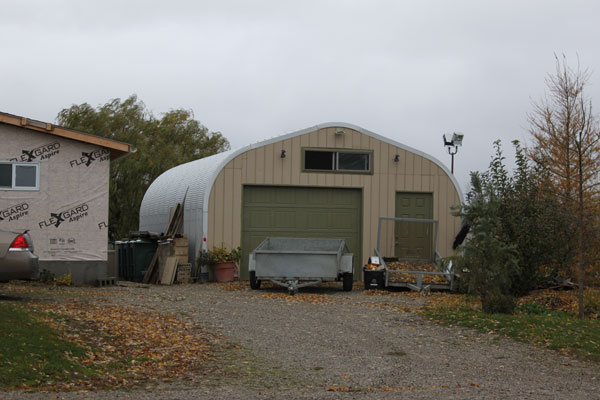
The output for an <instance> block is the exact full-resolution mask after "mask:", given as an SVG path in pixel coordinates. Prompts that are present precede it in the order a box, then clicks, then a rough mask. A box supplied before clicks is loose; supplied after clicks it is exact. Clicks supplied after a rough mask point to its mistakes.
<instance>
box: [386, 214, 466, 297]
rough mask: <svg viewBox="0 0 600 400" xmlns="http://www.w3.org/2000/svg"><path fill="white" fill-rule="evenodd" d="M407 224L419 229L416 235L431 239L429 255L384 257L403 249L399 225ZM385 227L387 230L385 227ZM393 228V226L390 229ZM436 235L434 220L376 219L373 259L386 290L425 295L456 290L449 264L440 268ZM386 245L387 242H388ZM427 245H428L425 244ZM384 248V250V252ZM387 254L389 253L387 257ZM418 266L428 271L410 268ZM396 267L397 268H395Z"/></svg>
mask: <svg viewBox="0 0 600 400" xmlns="http://www.w3.org/2000/svg"><path fill="white" fill-rule="evenodd" d="M402 223H409V224H416V225H417V226H419V228H420V229H419V231H420V232H421V233H422V234H423V237H425V241H427V237H429V238H430V240H429V241H430V243H429V244H430V245H431V246H432V247H431V248H429V251H424V252H421V254H419V255H415V256H414V257H406V254H404V255H400V254H394V257H389V256H388V257H386V256H383V255H382V254H385V251H390V249H391V248H393V249H394V250H395V249H396V248H397V247H398V246H400V247H402V238H401V235H399V233H398V232H396V231H398V230H401V227H400V224H402ZM384 224H386V225H387V226H384ZM390 224H392V226H390ZM384 231H386V232H387V235H388V236H390V232H392V234H391V237H392V238H393V246H390V245H389V243H387V246H386V243H385V242H386V240H385V239H389V238H384V236H386V232H384ZM437 233H438V221H437V220H433V219H421V218H394V217H379V221H378V224H377V247H376V248H375V251H374V253H375V257H376V258H377V260H378V262H379V263H380V264H381V266H382V267H383V268H381V267H380V270H382V271H383V274H384V282H385V286H386V287H389V286H394V287H406V288H409V289H411V290H414V291H418V292H423V293H425V292H428V291H430V290H431V289H440V290H443V289H448V290H453V289H454V288H455V275H454V273H453V272H452V263H448V264H447V265H443V264H442V257H441V256H440V254H439V253H438V252H437ZM387 242H389V240H387ZM426 244H427V243H426ZM384 248H385V250H384ZM388 254H389V253H388ZM419 265H422V266H423V265H424V266H427V268H413V266H414V267H416V266H419ZM398 266H399V267H398Z"/></svg>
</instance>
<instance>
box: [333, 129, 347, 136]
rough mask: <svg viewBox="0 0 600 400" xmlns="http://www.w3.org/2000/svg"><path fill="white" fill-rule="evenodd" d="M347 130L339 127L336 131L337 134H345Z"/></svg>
mask: <svg viewBox="0 0 600 400" xmlns="http://www.w3.org/2000/svg"><path fill="white" fill-rule="evenodd" d="M344 133H345V132H344V130H343V129H338V130H337V131H335V134H336V135H343V134H344Z"/></svg>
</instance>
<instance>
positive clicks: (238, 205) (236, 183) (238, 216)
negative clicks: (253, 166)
mask: <svg viewBox="0 0 600 400" xmlns="http://www.w3.org/2000/svg"><path fill="white" fill-rule="evenodd" d="M232 185H233V196H232V198H233V208H232V211H233V218H232V227H231V231H232V233H233V237H232V244H231V245H232V247H238V246H240V244H241V242H242V237H241V234H242V171H241V170H239V169H236V170H234V171H233V182H232Z"/></svg>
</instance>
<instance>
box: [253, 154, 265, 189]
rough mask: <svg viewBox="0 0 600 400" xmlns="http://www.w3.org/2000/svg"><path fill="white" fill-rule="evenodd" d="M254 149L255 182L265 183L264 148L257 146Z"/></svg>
mask: <svg viewBox="0 0 600 400" xmlns="http://www.w3.org/2000/svg"><path fill="white" fill-rule="evenodd" d="M255 151H256V177H255V180H256V183H265V148H264V147H259V148H258V149H256V150H255Z"/></svg>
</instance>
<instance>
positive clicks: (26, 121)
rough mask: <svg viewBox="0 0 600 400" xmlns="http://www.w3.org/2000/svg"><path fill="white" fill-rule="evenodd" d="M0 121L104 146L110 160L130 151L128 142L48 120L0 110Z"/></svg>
mask: <svg viewBox="0 0 600 400" xmlns="http://www.w3.org/2000/svg"><path fill="white" fill-rule="evenodd" d="M0 123H4V124H7V125H13V126H17V127H19V128H24V129H28V130H32V131H37V132H42V133H46V134H49V135H54V136H59V137H63V138H65V139H71V140H76V141H78V142H83V143H89V144H93V145H96V146H100V147H104V148H106V149H108V150H109V151H110V160H111V161H114V160H116V159H118V158H120V157H123V156H124V155H126V154H128V153H130V152H131V145H130V144H129V143H124V142H119V141H117V140H113V139H108V138H105V137H102V136H96V135H92V134H90V133H86V132H80V131H76V130H73V129H69V128H65V127H62V126H59V125H54V124H51V123H49V122H42V121H37V120H34V119H31V118H26V117H20V116H17V115H12V114H7V113H3V112H0Z"/></svg>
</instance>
